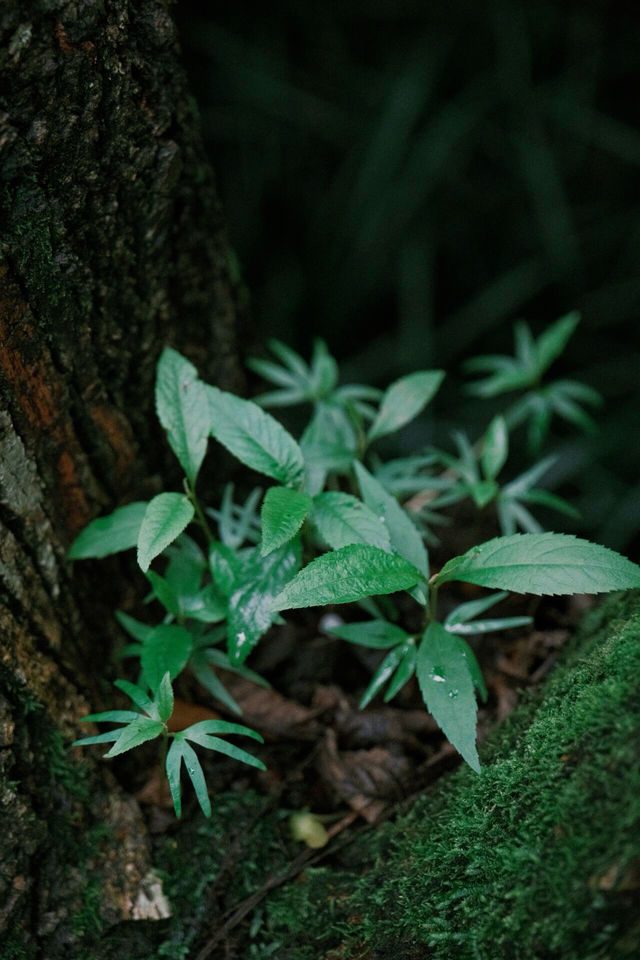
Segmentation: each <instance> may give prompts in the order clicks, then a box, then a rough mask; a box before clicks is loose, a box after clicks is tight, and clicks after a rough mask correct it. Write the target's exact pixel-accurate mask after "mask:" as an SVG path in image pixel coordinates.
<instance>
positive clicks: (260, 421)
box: [208, 387, 304, 487]
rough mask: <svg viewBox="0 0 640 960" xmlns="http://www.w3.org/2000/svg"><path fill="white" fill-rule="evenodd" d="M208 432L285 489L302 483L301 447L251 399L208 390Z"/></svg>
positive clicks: (252, 467) (253, 467)
mask: <svg viewBox="0 0 640 960" xmlns="http://www.w3.org/2000/svg"><path fill="white" fill-rule="evenodd" d="M208 391H209V409H210V414H211V433H212V434H213V436H214V437H215V438H216V440H218V442H219V443H221V444H222V445H223V446H225V447H226V448H227V449H228V450H230V451H231V453H233V455H234V456H235V457H237V458H238V460H240V461H241V462H242V463H244V464H245V465H246V466H248V467H251V469H252V470H257V471H258V473H264V474H266V475H267V476H269V477H274V478H275V479H276V480H278V481H279V482H280V483H282V484H283V485H285V486H291V487H296V486H299V484H300V483H301V482H302V477H303V472H304V463H303V460H302V453H301V451H300V447H299V446H298V444H297V443H296V441H295V440H294V439H293V437H292V436H291V434H290V433H287V431H286V430H285V429H284V427H283V426H282V424H280V423H278V421H277V420H274V418H273V417H271V416H270V415H269V414H268V413H265V412H264V410H261V409H260V407H259V406H258V405H257V404H255V403H252V402H251V401H250V400H242V399H240V397H236V396H234V395H233V394H232V393H226V392H225V391H223V390H219V389H218V388H217V387H208Z"/></svg>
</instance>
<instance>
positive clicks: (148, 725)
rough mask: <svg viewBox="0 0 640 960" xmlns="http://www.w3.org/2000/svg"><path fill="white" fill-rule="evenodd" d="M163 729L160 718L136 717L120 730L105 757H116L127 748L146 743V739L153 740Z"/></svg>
mask: <svg viewBox="0 0 640 960" xmlns="http://www.w3.org/2000/svg"><path fill="white" fill-rule="evenodd" d="M163 730H164V723H161V721H160V720H152V719H151V718H150V717H138V719H137V720H134V721H132V722H131V723H129V724H127V726H126V727H124V729H123V730H121V731H120V736H119V737H118V739H117V740H116V741H115V743H114V745H113V746H112V747H111V750H109V752H108V753H105V757H109V758H111V757H117V756H119V755H120V754H121V753H126V752H127V750H133V748H134V747H139V746H140V744H141V743H146V742H147V740H155V738H156V737H157V736H159V735H160V734H161V733H162V731H163Z"/></svg>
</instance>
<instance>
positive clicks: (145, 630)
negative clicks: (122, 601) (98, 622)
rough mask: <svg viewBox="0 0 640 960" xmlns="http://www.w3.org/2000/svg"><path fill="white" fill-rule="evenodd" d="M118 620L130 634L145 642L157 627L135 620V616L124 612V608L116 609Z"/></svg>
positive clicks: (135, 638)
mask: <svg viewBox="0 0 640 960" xmlns="http://www.w3.org/2000/svg"><path fill="white" fill-rule="evenodd" d="M116 620H117V621H118V623H119V624H120V626H121V627H123V628H124V629H125V630H126V631H127V633H128V634H129V636H131V637H133V638H134V640H139V641H140V643H144V642H145V640H146V639H147V637H148V636H149V634H150V633H151V631H152V630H154V629H155V628H154V627H150V626H149V624H148V623H141V622H140V621H139V620H134V619H133V617H130V616H129V614H128V613H123V611H122V610H116Z"/></svg>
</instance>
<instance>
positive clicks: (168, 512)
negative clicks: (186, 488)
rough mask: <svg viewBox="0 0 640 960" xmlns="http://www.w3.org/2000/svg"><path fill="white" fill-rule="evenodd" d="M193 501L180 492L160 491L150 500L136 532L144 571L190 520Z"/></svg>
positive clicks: (141, 565)
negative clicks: (137, 532)
mask: <svg viewBox="0 0 640 960" xmlns="http://www.w3.org/2000/svg"><path fill="white" fill-rule="evenodd" d="M193 515H194V509H193V504H192V503H190V502H189V500H188V499H187V497H185V495H184V494H183V493H159V494H158V496H157V497H154V498H153V500H150V501H149V504H148V505H147V509H146V511H145V515H144V518H143V520H142V524H141V525H140V532H139V534H138V564H139V565H140V568H141V569H142V570H144V571H145V572H146V571H147V570H148V569H149V564H150V563H151V561H152V560H153V559H154V557H157V556H158V555H159V554H161V553H162V551H163V550H164V549H165V547H168V546H169V544H170V543H173V541H174V540H175V539H176V538H177V537H179V536H180V534H181V533H182V531H183V530H184V528H185V527H186V526H187V524H188V523H190V522H191V520H193Z"/></svg>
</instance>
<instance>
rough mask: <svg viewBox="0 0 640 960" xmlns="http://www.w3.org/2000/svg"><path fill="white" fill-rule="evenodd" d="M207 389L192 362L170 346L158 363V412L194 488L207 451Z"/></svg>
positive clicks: (172, 446) (208, 422)
mask: <svg viewBox="0 0 640 960" xmlns="http://www.w3.org/2000/svg"><path fill="white" fill-rule="evenodd" d="M206 390H207V388H206V386H205V384H204V383H203V382H202V381H201V380H199V379H198V372H197V370H196V368H195V367H194V366H193V364H192V363H189V361H188V360H185V358H184V357H183V356H181V355H180V354H179V353H177V352H176V351H175V350H172V349H171V348H170V347H166V348H165V349H164V350H163V351H162V354H161V356H160V360H159V361H158V373H157V378H156V410H157V413H158V419H159V420H160V423H161V424H162V426H163V427H164V429H165V430H166V432H167V439H168V441H169V445H170V446H171V449H172V450H173V452H174V453H175V455H176V457H177V458H178V460H179V461H180V465H181V467H182V469H183V470H184V472H185V474H186V476H187V479H188V480H189V483H190V484H191V485H192V486H193V485H194V484H195V481H196V477H197V475H198V470H199V469H200V465H201V464H202V461H203V459H204V455H205V453H206V452H207V439H208V437H209V425H210V415H209V408H208V405H207V392H206Z"/></svg>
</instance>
